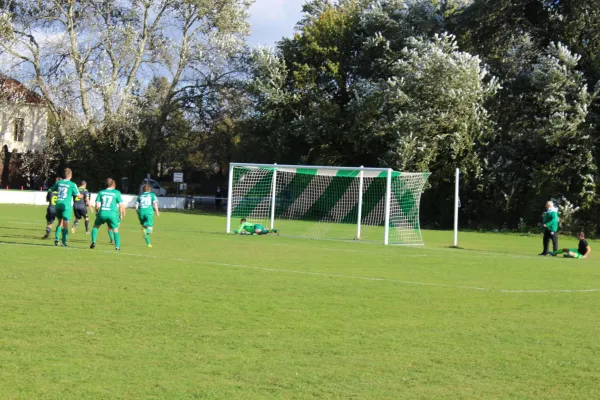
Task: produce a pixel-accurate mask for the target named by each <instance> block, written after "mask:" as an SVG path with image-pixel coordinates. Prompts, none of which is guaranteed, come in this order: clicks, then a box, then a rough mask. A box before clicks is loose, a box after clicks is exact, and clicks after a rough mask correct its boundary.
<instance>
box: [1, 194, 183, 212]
mask: <svg viewBox="0 0 600 400" xmlns="http://www.w3.org/2000/svg"><path fill="white" fill-rule="evenodd" d="M47 193H48V192H34V191H31V190H0V204H31V205H36V206H44V205H47V204H48V203H47V202H46V195H47ZM136 199H137V196H132V195H127V194H124V195H123V201H124V202H125V205H126V206H127V207H129V208H132V207H135V200H136ZM91 200H92V202H93V201H94V200H96V193H92V194H91ZM158 207H159V208H161V209H177V210H183V209H184V208H185V198H184V197H159V198H158Z"/></svg>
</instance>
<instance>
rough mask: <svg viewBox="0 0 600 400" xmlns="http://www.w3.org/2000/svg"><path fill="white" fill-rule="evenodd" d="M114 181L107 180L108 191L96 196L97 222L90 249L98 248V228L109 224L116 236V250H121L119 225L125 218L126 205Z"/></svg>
mask: <svg viewBox="0 0 600 400" xmlns="http://www.w3.org/2000/svg"><path fill="white" fill-rule="evenodd" d="M116 186H117V185H116V183H115V181H114V180H113V179H111V178H108V179H107V180H106V189H104V190H101V191H100V192H99V193H98V196H96V221H95V222H94V229H92V244H91V245H90V249H93V248H95V247H96V239H97V238H98V228H100V226H102V225H103V224H105V223H106V224H108V227H109V228H110V229H112V231H113V234H114V236H115V249H116V250H121V234H120V233H119V225H120V224H121V220H122V219H123V216H125V204H123V198H122V197H121V192H119V191H118V190H117V189H115V187H116Z"/></svg>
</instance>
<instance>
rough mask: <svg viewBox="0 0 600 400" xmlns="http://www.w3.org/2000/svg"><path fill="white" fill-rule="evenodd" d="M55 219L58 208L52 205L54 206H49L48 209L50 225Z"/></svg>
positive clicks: (47, 219) (47, 214) (47, 218)
mask: <svg viewBox="0 0 600 400" xmlns="http://www.w3.org/2000/svg"><path fill="white" fill-rule="evenodd" d="M55 219H56V209H55V208H54V207H52V208H50V207H48V209H47V210H46V222H47V223H48V225H51V224H53V223H54V220H55Z"/></svg>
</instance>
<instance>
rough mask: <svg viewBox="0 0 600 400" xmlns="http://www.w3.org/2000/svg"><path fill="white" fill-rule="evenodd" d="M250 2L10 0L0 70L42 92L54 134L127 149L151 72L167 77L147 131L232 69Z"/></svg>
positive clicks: (0, 26)
mask: <svg viewBox="0 0 600 400" xmlns="http://www.w3.org/2000/svg"><path fill="white" fill-rule="evenodd" d="M249 5H250V2H249V1H248V0H126V1H118V2H115V1H109V0H100V1H99V0H81V1H73V0H34V1H29V0H27V1H24V0H14V1H12V2H10V7H6V8H5V10H6V11H7V12H5V13H4V14H2V15H3V17H1V18H0V32H2V33H3V40H2V42H0V49H1V50H2V51H3V53H4V54H5V55H7V56H10V57H11V58H12V63H11V64H10V65H9V67H8V69H9V71H7V72H9V73H11V74H13V75H21V76H20V77H22V78H24V79H23V80H24V81H25V82H29V83H31V84H33V85H34V86H35V88H36V89H37V90H38V91H39V92H40V93H41V94H42V95H43V97H44V99H45V100H46V103H47V104H48V107H49V110H50V113H51V114H52V118H53V119H54V120H56V121H57V127H58V128H59V131H60V134H61V135H62V136H68V135H69V134H73V132H72V131H75V134H74V135H75V136H76V138H77V140H78V141H82V140H83V141H85V140H88V141H90V148H96V150H101V149H104V150H106V151H108V150H109V149H115V148H117V147H118V148H121V149H123V148H124V147H126V146H129V145H130V144H134V147H132V148H131V149H130V150H131V151H129V153H131V152H132V151H135V149H136V148H137V147H139V143H140V140H141V139H140V135H141V134H142V133H141V132H140V131H139V124H140V122H141V120H140V114H141V113H140V109H139V105H140V102H139V101H138V98H139V96H140V94H141V93H143V92H144V90H145V86H146V85H147V82H150V81H152V78H153V77H154V76H168V84H167V85H166V92H165V95H164V96H162V97H161V99H162V103H161V104H160V105H158V114H157V116H156V119H155V123H154V124H153V125H152V126H151V127H150V128H151V132H144V133H143V134H148V135H150V136H152V137H153V138H156V137H159V136H160V134H161V133H160V132H161V130H162V129H163V126H164V125H165V124H167V123H168V120H169V118H170V115H171V114H172V113H174V112H178V111H179V110H185V109H186V108H187V107H188V106H189V104H192V103H194V101H195V99H196V97H197V96H198V93H199V92H202V91H203V90H204V89H206V88H208V87H211V86H213V85H216V84H220V83H221V82H222V81H224V80H226V79H229V78H230V77H231V76H232V75H233V74H234V73H235V72H236V71H237V70H238V68H239V63H238V62H237V60H238V59H239V58H240V56H241V51H242V50H243V48H244V38H245V36H246V35H247V34H248V23H247V10H248V7H249ZM7 16H9V17H7ZM67 119H68V120H70V121H76V122H77V124H67V122H68V121H67ZM147 127H148V125H147ZM124 136H127V138H125V137H124ZM153 138H151V139H150V140H154V139H153ZM136 143H137V144H136ZM136 146H137V147H136ZM126 153H127V152H126ZM111 154H112V153H111ZM75 157H78V158H79V156H77V155H76V156H75ZM105 158H106V159H110V157H108V155H106V156H105ZM99 159H100V161H101V158H100V157H99Z"/></svg>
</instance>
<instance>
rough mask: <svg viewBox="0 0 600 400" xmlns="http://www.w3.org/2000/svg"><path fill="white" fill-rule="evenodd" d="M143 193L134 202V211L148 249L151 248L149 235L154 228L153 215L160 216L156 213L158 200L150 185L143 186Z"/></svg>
mask: <svg viewBox="0 0 600 400" xmlns="http://www.w3.org/2000/svg"><path fill="white" fill-rule="evenodd" d="M143 190H144V193H142V194H140V195H139V196H138V198H137V201H136V202H135V210H136V211H137V213H138V218H139V220H140V225H142V233H143V234H144V240H146V244H147V245H148V247H152V244H151V243H150V235H151V234H152V230H153V226H154V213H156V216H157V217H158V216H160V212H159V211H158V199H157V198H156V195H155V194H154V193H152V188H151V187H150V185H144V188H143Z"/></svg>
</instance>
